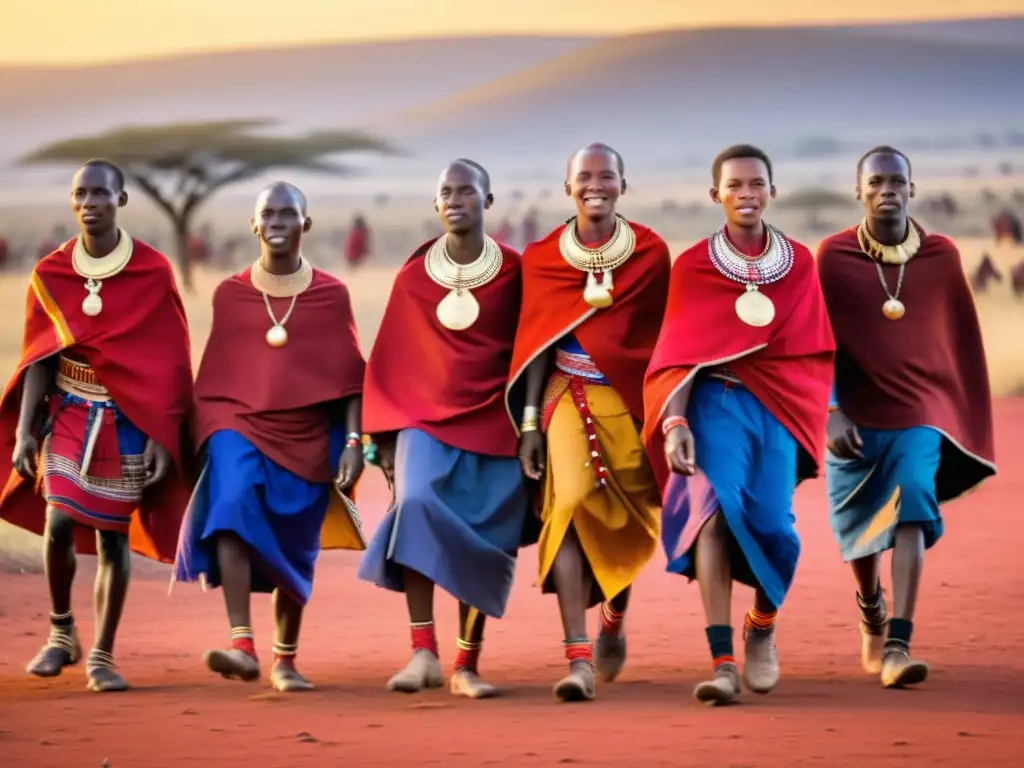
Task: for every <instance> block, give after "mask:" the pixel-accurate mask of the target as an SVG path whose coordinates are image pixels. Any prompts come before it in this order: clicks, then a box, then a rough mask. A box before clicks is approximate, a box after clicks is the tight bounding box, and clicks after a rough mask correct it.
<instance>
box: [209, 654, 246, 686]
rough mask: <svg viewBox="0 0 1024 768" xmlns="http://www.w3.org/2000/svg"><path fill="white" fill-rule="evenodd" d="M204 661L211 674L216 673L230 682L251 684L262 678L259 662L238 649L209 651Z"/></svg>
mask: <svg viewBox="0 0 1024 768" xmlns="http://www.w3.org/2000/svg"><path fill="white" fill-rule="evenodd" d="M203 661H205V662H206V666H207V668H208V669H209V670H210V671H211V672H216V673H217V674H218V675H220V676H221V677H224V678H226V679H228V680H242V681H244V682H247V683H250V682H252V681H253V680H259V678H260V663H259V661H257V660H256V659H255V658H254V657H253V656H250V655H249V654H248V653H246V652H245V651H241V650H239V649H238V648H229V649H228V650H226V651H221V650H212V651H207V652H206V655H205V656H204V657H203Z"/></svg>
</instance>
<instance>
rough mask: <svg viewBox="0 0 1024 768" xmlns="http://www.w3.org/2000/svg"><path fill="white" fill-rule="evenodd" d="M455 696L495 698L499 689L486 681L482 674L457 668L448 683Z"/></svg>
mask: <svg viewBox="0 0 1024 768" xmlns="http://www.w3.org/2000/svg"><path fill="white" fill-rule="evenodd" d="M448 687H449V690H450V691H451V692H452V695H453V696H465V697H466V698H468V699H493V698H494V697H495V696H497V695H498V689H497V688H496V687H495V686H493V685H491V684H490V683H487V682H484V681H483V680H482V679H481V678H480V675H478V674H477V673H476V672H472V671H470V670H468V669H457V670H455V674H454V675H452V679H451V680H450V681H449V683H448Z"/></svg>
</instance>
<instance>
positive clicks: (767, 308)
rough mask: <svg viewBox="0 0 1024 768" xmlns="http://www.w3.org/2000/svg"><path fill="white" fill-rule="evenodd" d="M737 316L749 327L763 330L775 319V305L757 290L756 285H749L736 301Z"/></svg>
mask: <svg viewBox="0 0 1024 768" xmlns="http://www.w3.org/2000/svg"><path fill="white" fill-rule="evenodd" d="M736 316H737V317H738V318H739V319H740V320H742V321H743V322H744V323H746V324H747V325H751V326H753V327H754V328H763V327H764V326H766V325H768V324H769V323H771V321H772V320H774V319H775V305H774V304H773V303H772V300H771V299H769V298H768V297H767V296H765V295H764V294H763V293H761V292H760V291H759V290H757V286H756V285H748V286H747V290H746V291H745V292H744V293H743V295H742V296H740V297H739V298H738V299H736Z"/></svg>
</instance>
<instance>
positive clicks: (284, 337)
mask: <svg viewBox="0 0 1024 768" xmlns="http://www.w3.org/2000/svg"><path fill="white" fill-rule="evenodd" d="M287 343H288V331H286V330H285V329H284V326H283V325H280V324H276V325H272V326H271V327H270V330H269V331H267V344H269V345H270V346H272V347H274V348H277V347H283V346H284V345H285V344H287Z"/></svg>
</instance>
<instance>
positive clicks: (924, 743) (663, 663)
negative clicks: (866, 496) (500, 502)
mask: <svg viewBox="0 0 1024 768" xmlns="http://www.w3.org/2000/svg"><path fill="white" fill-rule="evenodd" d="M996 417H997V424H998V426H997V430H998V432H997V442H998V459H999V462H1000V466H1001V469H1002V475H1001V476H999V477H998V478H996V479H995V480H993V481H992V482H990V483H989V484H988V485H986V486H985V487H984V488H983V489H982V490H980V491H979V492H978V493H977V494H975V495H973V496H971V497H969V498H968V499H965V500H962V501H960V502H958V503H956V505H955V506H954V507H951V508H950V509H948V514H947V535H946V538H945V539H944V540H943V541H942V542H941V544H940V545H939V546H938V547H937V549H936V550H934V552H933V554H932V555H931V556H930V557H929V559H928V562H927V565H926V569H925V586H924V599H923V601H922V605H921V608H920V612H919V613H920V616H919V620H918V623H917V632H916V635H915V647H916V650H917V651H918V653H919V654H921V655H922V657H924V658H926V659H927V660H928V661H929V662H931V664H932V665H933V675H932V678H931V679H930V680H929V681H928V683H927V684H926V685H925V686H923V687H922V688H921V689H920V690H917V691H885V690H883V689H882V688H881V687H880V686H879V684H878V682H877V680H876V679H874V678H870V677H865V676H864V675H863V674H862V673H861V671H860V669H859V665H858V656H857V654H858V650H857V649H858V642H859V641H858V634H857V628H856V617H857V612H856V608H855V605H854V601H853V587H852V585H851V581H850V577H849V576H848V574H847V572H846V569H845V568H844V566H843V565H842V563H841V562H840V560H839V556H838V554H837V551H836V547H835V544H834V542H833V539H832V535H831V531H830V529H829V527H828V522H827V519H826V512H825V499H824V488H823V486H822V484H821V483H820V482H816V483H813V484H808V485H807V486H806V487H803V488H801V489H800V491H799V494H798V510H799V519H800V529H801V534H802V536H803V541H804V556H803V559H802V561H801V563H800V570H799V573H798V575H797V581H796V585H795V587H794V588H793V591H792V594H791V595H790V597H789V599H788V602H787V605H786V607H785V610H784V612H783V618H782V619H781V622H780V635H779V651H780V654H781V659H782V663H783V674H784V677H783V681H782V683H781V684H780V685H779V688H778V689H777V690H776V691H775V692H774V693H773V694H771V695H770V696H767V697H755V696H754V695H752V694H745V695H744V703H743V705H742V706H737V707H732V708H728V709H716V710H711V709H705V708H703V707H702V706H700V705H698V704H697V703H696V702H694V701H693V699H692V698H691V690H692V687H693V685H694V683H695V682H697V681H698V680H699V679H701V678H702V677H703V676H704V675H706V674H707V671H708V666H709V663H708V662H709V660H708V652H707V649H706V646H705V641H704V634H703V621H702V619H701V615H700V601H699V597H698V593H697V589H696V585H689V586H688V585H687V584H686V583H685V582H684V581H683V580H682V579H679V578H678V577H674V576H669V575H668V574H666V573H664V572H663V571H662V570H661V567H662V566H663V564H664V560H663V558H661V557H660V556H659V558H658V560H657V562H655V563H652V564H651V566H650V567H649V568H648V570H647V571H646V572H645V573H644V574H643V576H642V577H641V578H640V580H639V582H638V584H637V588H636V592H635V604H634V606H633V609H632V612H631V614H630V624H629V630H630V644H631V645H630V653H631V657H630V663H629V665H628V667H627V670H626V672H625V673H624V675H623V679H622V680H621V682H618V683H615V684H612V685H605V686H603V687H602V688H600V690H599V699H598V701H597V702H595V703H592V704H580V705H556V704H554V703H553V701H552V698H551V685H552V683H554V681H555V680H556V679H557V678H558V677H560V676H561V674H562V673H563V672H564V669H565V666H564V662H563V660H562V651H561V646H560V641H561V631H560V628H559V622H558V612H557V608H556V605H555V601H554V598H544V597H542V596H541V595H540V594H539V593H538V591H536V590H534V589H533V588H532V587H531V584H532V581H533V578H532V577H533V574H534V573H535V568H536V555H535V551H534V550H532V549H531V550H528V551H526V552H525V553H523V556H522V565H521V570H520V576H519V579H518V583H517V584H516V589H515V592H514V594H513V598H512V602H511V605H510V607H509V612H508V617H507V619H506V620H504V621H502V622H494V623H493V624H492V625H491V628H490V631H489V632H488V642H487V647H486V655H485V657H484V660H485V671H486V672H487V673H488V677H489V678H490V679H491V680H493V681H494V682H496V683H499V684H500V685H502V686H503V687H504V688H505V689H506V690H507V696H506V697H505V698H502V699H496V700H492V701H480V702H470V701H464V700H456V699H454V698H453V697H451V696H450V695H449V694H448V693H447V692H446V691H434V692H430V693H427V694H421V695H417V696H404V695H401V694H391V693H388V692H387V691H386V690H385V688H384V683H385V681H386V680H387V678H388V677H389V676H390V675H391V674H392V673H393V672H394V671H395V670H396V669H397V668H398V667H399V666H400V665H402V664H403V663H404V662H405V660H406V657H407V654H408V651H409V641H408V630H407V625H406V621H405V618H404V606H403V600H402V598H401V596H399V595H393V594H389V593H386V592H383V591H380V590H377V589H375V588H373V587H370V586H368V585H366V584H363V583H361V582H358V581H357V580H356V578H355V569H356V565H357V562H358V557H357V556H356V555H353V554H349V553H328V554H327V555H325V556H324V558H323V560H322V561H321V567H320V571H319V574H318V581H317V591H316V594H315V596H314V600H313V603H312V607H311V609H310V612H309V615H308V621H307V624H306V627H305V635H304V638H303V644H302V649H301V654H300V661H301V663H302V668H303V670H304V671H305V672H306V673H307V674H308V675H309V676H311V677H312V678H313V679H314V680H315V681H316V682H317V683H318V684H319V688H318V690H317V691H316V692H314V693H311V694H307V695H298V696H292V697H284V696H280V695H277V694H275V693H272V692H271V691H270V690H269V689H268V687H267V685H266V684H265V683H259V684H242V683H230V682H226V681H222V680H220V679H214V678H212V677H211V676H210V674H208V673H207V672H206V671H205V670H204V669H203V667H202V662H201V660H200V657H201V654H202V652H203V650H204V649H206V648H207V647H211V646H217V645H220V644H222V643H224V642H225V640H226V637H227V629H228V628H227V626H226V621H225V619H224V616H223V613H222V606H221V597H220V595H219V594H201V593H200V592H199V590H198V589H197V588H194V587H193V586H192V585H178V586H177V587H175V589H174V592H173V594H172V595H171V596H170V597H168V596H167V579H166V574H165V573H163V571H160V572H156V573H154V572H152V570H149V572H145V573H138V574H137V576H136V580H135V582H134V584H133V586H132V592H131V596H130V598H129V606H128V609H127V612H126V615H125V618H124V622H123V625H122V637H121V640H120V643H119V645H118V657H119V661H120V662H121V665H122V668H123V671H124V672H125V673H126V675H127V676H128V677H129V679H130V680H131V681H132V683H133V684H134V685H135V686H136V688H135V689H134V690H133V691H130V692H127V693H123V694H118V695H98V694H92V693H88V692H87V691H86V690H85V687H84V679H83V672H82V670H81V668H76V669H74V670H71V671H70V672H68V673H65V675H64V676H63V677H61V678H59V679H57V680H54V681H50V682H46V681H40V680H36V679H34V678H30V677H28V676H26V675H25V674H24V672H23V666H24V664H25V662H26V661H27V660H28V659H29V658H31V657H32V655H33V654H34V653H35V651H36V650H37V648H38V646H39V645H40V644H41V643H42V641H43V639H44V637H45V633H46V619H45V616H46V605H47V604H46V593H45V587H44V583H43V578H42V576H40V575H4V576H2V577H0V578H3V590H2V595H0V617H2V622H3V623H2V625H0V626H2V629H0V633H2V634H0V638H2V648H0V755H2V756H3V758H4V759H3V761H2V763H3V765H4V766H11V767H12V768H15V767H16V768H30V767H32V766H57V765H60V766H100V765H108V766H110V767H111V768H144V766H161V767H162V766H171V765H179V764H182V763H183V762H184V761H186V760H191V761H194V763H193V764H197V765H203V766H217V768H221V767H223V768H229V767H230V766H249V767H251V768H256V767H258V768H297V767H298V766H313V765H329V764H337V763H339V762H341V761H344V764H345V765H348V766H370V765H374V766H397V765H410V764H413V765H423V766H426V765H445V766H482V765H498V764H504V765H509V766H512V765H515V766H548V765H556V764H572V763H583V764H587V765H616V766H621V767H623V768H643V767H644V766H656V765H665V766H757V767H758V768H762V767H765V766H795V765H801V766H806V765H818V766H828V767H829V768H839V766H853V765H858V766H860V765H865V764H870V765H872V766H881V765H894V766H895V765H899V766H907V765H934V766H975V767H976V768H981V766H984V767H985V768H990V767H992V766H1004V765H1005V766H1009V765H1018V766H1019V765H1022V764H1024V717H1022V715H1024V693H1022V690H1024V660H1022V657H1024V654H1022V650H1024V623H1022V622H1021V621H1020V617H1019V616H1018V615H1017V611H1018V610H1020V606H1021V605H1024V578H1022V575H1021V560H1019V559H1018V558H1020V557H1021V552H1022V551H1024V529H1022V527H1021V525H1020V523H1019V519H1018V518H1017V517H1016V516H1017V515H1018V514H1019V513H1020V509H1021V505H1020V499H1021V497H1022V495H1024V400H1007V401H1001V402H999V403H998V404H997V407H996ZM367 485H372V486H373V489H367V490H366V491H364V493H365V494H366V495H365V496H364V499H367V501H366V502H364V507H365V509H364V515H365V516H366V517H367V518H368V520H367V522H368V523H369V524H370V525H371V526H372V525H373V523H374V522H375V521H376V519H377V518H378V517H379V514H380V510H379V504H371V503H369V499H368V497H372V498H374V499H376V500H378V501H379V500H380V498H381V490H382V489H381V487H380V484H379V481H378V480H377V479H376V477H374V478H373V480H372V482H370V483H367ZM374 507H377V509H374ZM972 520H973V522H971V521H972ZM140 570H142V569H140ZM90 571H91V563H90V562H83V563H82V566H81V567H80V571H79V579H78V584H77V588H76V592H75V599H76V606H77V608H78V611H79V616H80V624H81V627H82V630H83V632H84V637H83V640H85V641H86V642H88V640H89V638H90V637H91V633H92V627H91V626H90V625H91V621H90V619H89V618H88V614H89V604H90V576H91V573H90ZM738 598H739V599H737V601H736V606H735V615H736V617H737V618H738V617H739V616H740V615H741V611H742V610H743V609H744V608H745V607H746V605H747V599H748V593H746V592H745V591H741V592H740V593H739V595H738ZM438 607H439V615H440V618H439V634H440V637H441V638H442V639H443V640H444V641H446V644H445V646H444V652H443V654H442V655H443V660H444V661H445V662H446V663H449V664H450V662H451V661H452V658H453V656H454V647H453V646H454V632H455V629H456V611H455V606H454V603H453V602H452V601H451V600H450V599H448V598H444V599H441V600H439V605H438ZM256 625H257V634H258V641H259V646H258V647H260V648H261V650H262V652H263V653H264V655H265V656H266V657H269V656H270V653H269V644H270V640H271V623H270V610H269V605H268V604H267V601H265V600H259V601H257V610H256Z"/></svg>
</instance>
